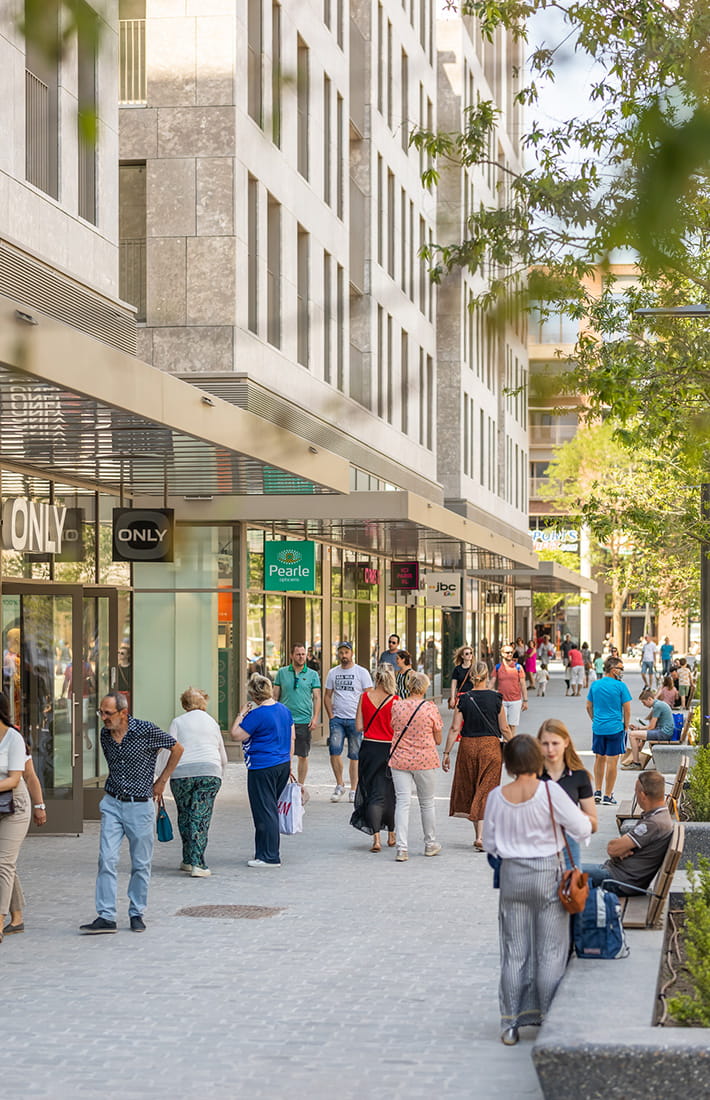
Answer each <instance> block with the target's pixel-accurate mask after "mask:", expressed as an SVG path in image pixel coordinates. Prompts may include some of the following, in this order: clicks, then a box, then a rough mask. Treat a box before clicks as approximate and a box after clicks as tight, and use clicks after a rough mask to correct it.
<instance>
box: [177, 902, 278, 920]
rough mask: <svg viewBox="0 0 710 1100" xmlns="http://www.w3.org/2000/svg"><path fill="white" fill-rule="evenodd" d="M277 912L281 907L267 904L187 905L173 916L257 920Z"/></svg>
mask: <svg viewBox="0 0 710 1100" xmlns="http://www.w3.org/2000/svg"><path fill="white" fill-rule="evenodd" d="M277 913H283V909H282V908H273V907H272V908H270V907H269V906H268V905H188V906H187V908H186V909H178V911H177V913H176V914H175V916H176V917H227V918H228V919H230V920H237V919H238V918H240V917H241V918H245V919H246V920H259V919H260V918H261V917H274V916H276V914H277Z"/></svg>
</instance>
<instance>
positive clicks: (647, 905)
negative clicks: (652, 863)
mask: <svg viewBox="0 0 710 1100" xmlns="http://www.w3.org/2000/svg"><path fill="white" fill-rule="evenodd" d="M684 842H685V827H684V825H683V824H682V823H681V822H680V821H676V823H675V825H674V826H673V833H672V834H671V839H670V842H669V844H668V848H667V849H666V854H665V857H664V859H663V863H662V864H661V868H660V870H659V872H658V874H657V875H656V877H655V879H654V880H653V882H652V883H651V885H650V887H649V891H648V893H647V894H645V895H643V896H638V897H631V898H620V899H619V900H620V901H621V904H622V918H623V921H624V927H625V928H660V927H661V922H662V920H663V914H664V910H665V905H666V899H667V898H668V893H669V891H670V888H671V884H672V882H673V875H674V874H675V872H676V868H677V866H678V864H679V863H680V858H681V856H682V855H683V844H684Z"/></svg>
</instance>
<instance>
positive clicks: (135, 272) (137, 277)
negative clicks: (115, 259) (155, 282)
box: [118, 239, 146, 321]
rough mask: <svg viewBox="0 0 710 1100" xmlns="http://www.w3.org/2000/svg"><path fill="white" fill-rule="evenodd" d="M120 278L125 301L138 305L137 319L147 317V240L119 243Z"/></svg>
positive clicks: (142, 319)
mask: <svg viewBox="0 0 710 1100" xmlns="http://www.w3.org/2000/svg"><path fill="white" fill-rule="evenodd" d="M118 278H119V287H120V291H119V293H120V295H121V297H122V298H123V300H124V302H129V303H130V304H131V305H132V306H135V307H136V320H137V321H145V318H146V252H145V240H144V239H138V240H123V241H121V242H120V244H119V266H118Z"/></svg>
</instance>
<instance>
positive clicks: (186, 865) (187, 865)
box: [180, 863, 192, 875]
mask: <svg viewBox="0 0 710 1100" xmlns="http://www.w3.org/2000/svg"><path fill="white" fill-rule="evenodd" d="M180 870H181V871H186V872H187V874H188V875H189V874H190V871H191V870H192V864H191V863H181V864H180Z"/></svg>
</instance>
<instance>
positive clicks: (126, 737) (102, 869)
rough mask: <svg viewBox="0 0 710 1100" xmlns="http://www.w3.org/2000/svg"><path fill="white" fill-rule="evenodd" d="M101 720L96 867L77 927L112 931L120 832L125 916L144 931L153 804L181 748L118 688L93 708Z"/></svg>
mask: <svg viewBox="0 0 710 1100" xmlns="http://www.w3.org/2000/svg"><path fill="white" fill-rule="evenodd" d="M98 714H99V717H100V718H101V719H102V720H103V724H104V725H103V729H102V730H101V748H102V749H103V753H104V756H105V757H106V762H107V764H108V778H107V780H106V787H105V790H106V793H105V795H104V797H103V798H102V799H101V802H100V804H99V809H100V811H101V839H100V841H99V873H98V875H97V876H96V912H97V913H98V916H97V917H96V920H93V921H92V922H91V923H90V924H82V925H81V927H80V929H79V931H80V932H81V933H82V934H83V935H86V936H98V935H103V934H105V933H109V932H116V931H117V928H116V893H117V886H118V881H117V871H118V860H119V856H120V854H121V844H122V843H123V838H124V836H125V837H127V838H128V847H129V851H130V854H131V877H130V880H129V883H128V901H129V906H128V916H129V920H130V924H131V931H132V932H145V922H144V920H143V912H144V910H145V907H146V905H147V904H148V884H149V883H150V866H151V862H152V859H153V840H154V837H155V804H154V800H155V799H158V798H161V797H162V795H163V792H164V790H165V784H166V783H167V781H168V779H169V778H170V776H171V775H172V773H173V771H174V770H175V768H176V767H177V763H178V761H179V759H180V757H181V756H182V753H183V748H182V745H180V744H179V743H178V742H177V741H176V740H175V738H174V737H172V736H171V735H170V734H169V733H165V731H164V730H161V729H159V727H158V726H156V725H154V724H153V722H145V721H143V720H142V719H140V718H134V717H133V716H132V715H130V714H129V713H128V700H127V698H126V696H125V695H124V694H123V693H122V692H120V691H112V692H109V694H108V695H105V696H104V698H103V699H102V700H101V706H100V708H99V711H98ZM161 749H169V750H170V755H169V756H168V760H167V763H166V765H165V767H164V768H163V770H162V772H161V773H160V775H159V776H158V778H157V779H155V778H154V776H155V761H156V758H157V755H158V753H159V752H160V750H161Z"/></svg>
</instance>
